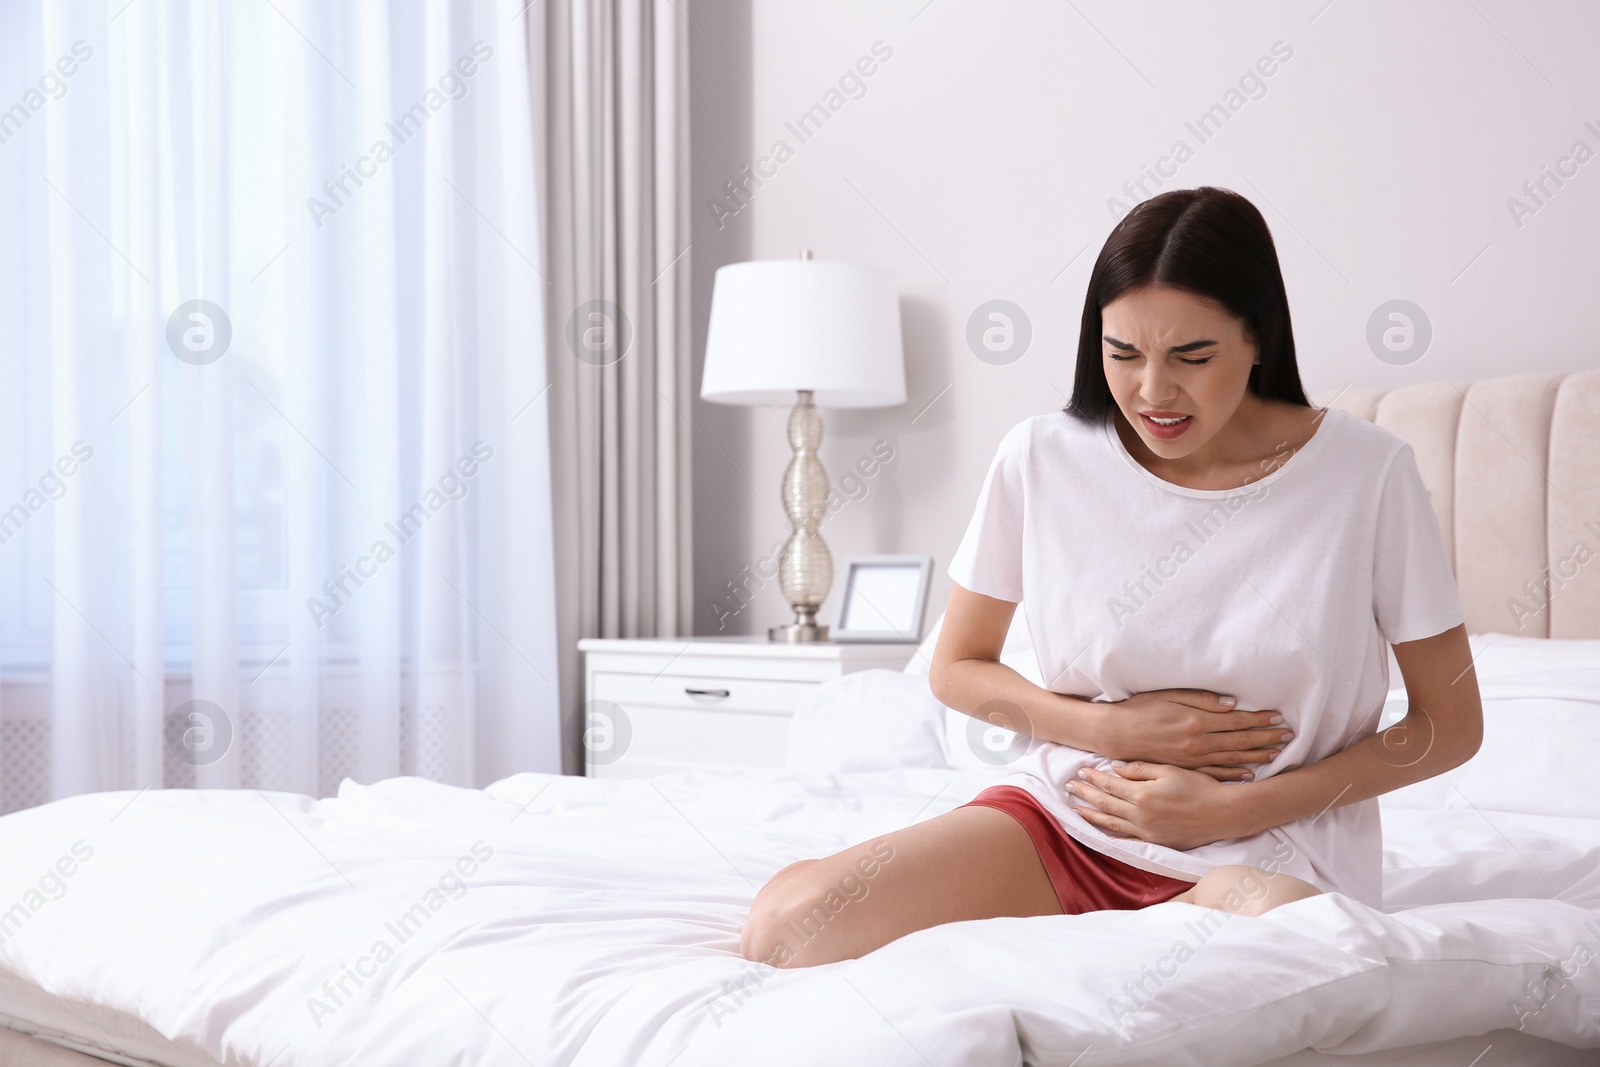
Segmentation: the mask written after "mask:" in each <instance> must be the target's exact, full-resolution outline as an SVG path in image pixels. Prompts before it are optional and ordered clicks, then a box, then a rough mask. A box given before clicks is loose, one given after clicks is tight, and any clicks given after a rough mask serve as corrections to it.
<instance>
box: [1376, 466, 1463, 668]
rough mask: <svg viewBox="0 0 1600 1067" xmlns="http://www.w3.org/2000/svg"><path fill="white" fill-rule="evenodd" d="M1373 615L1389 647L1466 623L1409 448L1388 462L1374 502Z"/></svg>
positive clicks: (1442, 543)
mask: <svg viewBox="0 0 1600 1067" xmlns="http://www.w3.org/2000/svg"><path fill="white" fill-rule="evenodd" d="M1372 612H1373V616H1374V618H1376V619H1377V622H1378V629H1379V630H1380V631H1381V632H1382V633H1383V636H1384V639H1385V640H1386V641H1388V642H1389V643H1390V644H1391V645H1398V644H1402V643H1403V642H1406V641H1420V640H1421V639H1422V638H1424V637H1433V636H1434V635H1435V634H1441V633H1444V632H1445V631H1446V630H1449V629H1452V628H1454V627H1456V626H1459V625H1461V623H1462V622H1464V621H1465V620H1466V613H1465V612H1464V611H1462V608H1461V593H1460V591H1459V589H1457V587H1456V579H1455V575H1453V574H1452V573H1451V572H1450V562H1449V560H1448V559H1447V558H1446V557H1445V554H1444V539H1443V538H1442V537H1441V536H1440V534H1439V520H1438V518H1437V517H1435V515H1434V513H1433V504H1432V502H1431V501H1430V500H1429V499H1428V489H1427V486H1425V485H1424V484H1423V482H1422V474H1421V473H1420V472H1419V471H1418V470H1417V458H1416V454H1415V453H1414V452H1413V451H1412V449H1411V446H1410V445H1406V446H1404V447H1403V448H1401V449H1400V451H1399V452H1398V453H1396V454H1395V457H1394V459H1393V461H1391V462H1390V464H1389V471H1388V474H1387V476H1386V477H1385V479H1384V485H1383V493H1382V496H1381V497H1380V498H1379V501H1378V528H1377V537H1376V541H1375V543H1374V546H1373V563H1372Z"/></svg>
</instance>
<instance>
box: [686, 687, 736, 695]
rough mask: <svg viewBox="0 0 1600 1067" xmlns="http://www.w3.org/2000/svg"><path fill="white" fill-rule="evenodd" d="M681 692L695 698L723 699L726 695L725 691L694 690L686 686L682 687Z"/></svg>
mask: <svg viewBox="0 0 1600 1067" xmlns="http://www.w3.org/2000/svg"><path fill="white" fill-rule="evenodd" d="M683 691H684V692H685V693H688V694H689V695H690V696H695V697H725V696H727V695H728V691H727V690H726V689H695V688H693V687H691V686H687V685H686V686H684V687H683Z"/></svg>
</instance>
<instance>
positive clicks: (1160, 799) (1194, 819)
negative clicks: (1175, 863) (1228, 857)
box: [1066, 760, 1241, 851]
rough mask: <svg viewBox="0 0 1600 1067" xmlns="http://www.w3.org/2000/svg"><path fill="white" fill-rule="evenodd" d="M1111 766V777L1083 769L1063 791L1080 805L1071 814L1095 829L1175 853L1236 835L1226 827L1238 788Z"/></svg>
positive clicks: (1157, 769)
mask: <svg viewBox="0 0 1600 1067" xmlns="http://www.w3.org/2000/svg"><path fill="white" fill-rule="evenodd" d="M1112 766H1113V767H1114V768H1116V770H1117V773H1116V774H1106V773H1105V772H1104V771H1097V770H1094V769H1092V768H1088V767H1086V768H1084V769H1083V771H1082V772H1081V774H1080V776H1079V777H1078V779H1077V780H1076V781H1073V782H1069V783H1067V787H1066V788H1067V792H1068V794H1069V795H1071V796H1074V797H1076V798H1077V800H1079V801H1083V802H1084V803H1078V804H1073V809H1074V810H1075V811H1077V812H1078V814H1079V815H1082V816H1083V817H1084V818H1085V819H1086V820H1088V821H1089V822H1090V823H1091V824H1093V825H1094V826H1097V827H1099V828H1100V829H1101V830H1104V831H1106V832H1107V833H1109V834H1121V835H1123V836H1127V837H1136V838H1138V839H1140V840H1141V841H1149V842H1151V843H1152V844H1157V845H1165V846H1166V847H1168V848H1175V849H1179V850H1180V851H1182V850H1187V849H1191V848H1198V847H1200V846H1201V845H1209V844H1211V843H1212V842H1213V841H1225V840H1227V839H1229V838H1232V837H1237V836H1239V835H1238V834H1236V833H1235V832H1234V831H1233V829H1232V825H1231V823H1232V812H1233V802H1234V801H1236V800H1238V799H1239V797H1240V796H1241V794H1240V792H1239V790H1240V788H1241V787H1240V786H1239V785H1224V784H1223V783H1221V782H1219V781H1217V780H1216V779H1215V778H1212V777H1211V776H1210V775H1208V774H1202V773H1201V772H1199V771H1191V770H1187V769H1185V768H1183V767H1173V766H1170V765H1169V764H1165V763H1145V762H1143V761H1137V760H1136V761H1134V762H1132V763H1123V764H1120V765H1119V764H1117V763H1113V764H1112ZM1091 804H1092V805H1093V807H1090V805H1091Z"/></svg>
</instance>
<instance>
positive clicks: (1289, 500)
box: [948, 409, 1465, 907]
mask: <svg viewBox="0 0 1600 1067" xmlns="http://www.w3.org/2000/svg"><path fill="white" fill-rule="evenodd" d="M1285 450H1287V446H1285ZM948 573H949V575H950V577H951V579H953V580H954V581H955V582H957V583H959V584H960V585H962V586H964V587H965V588H967V589H970V590H972V591H973V592H976V593H982V594H983V595H985V596H990V597H995V598H997V599H1000V600H1009V601H1013V602H1021V604H1022V611H1023V612H1024V613H1025V616H1026V620H1027V624H1028V627H1029V629H1030V630H1031V631H1032V634H1033V639H1034V645H1035V649H1036V652H1037V655H1038V657H1039V667H1040V672H1041V676H1042V677H1043V678H1044V679H1045V688H1047V689H1049V690H1051V691H1053V692H1057V693H1068V694H1072V695H1075V696H1078V697H1081V698H1084V699H1091V700H1108V701H1116V700H1123V699H1126V698H1127V697H1130V696H1132V695H1134V694H1135V693H1141V692H1148V691H1151V690H1156V689H1186V688H1196V689H1209V690H1212V691H1214V692H1217V693H1223V694H1232V695H1234V696H1236V697H1237V698H1238V700H1239V703H1238V707H1240V708H1241V709H1244V710H1247V711H1259V710H1268V709H1272V710H1276V711H1279V712H1281V713H1282V715H1283V717H1284V725H1285V726H1286V727H1288V728H1289V729H1292V730H1293V731H1294V733H1295V736H1294V739H1293V740H1292V741H1290V742H1289V743H1288V744H1287V745H1286V746H1284V749H1283V751H1282V752H1280V753H1279V755H1278V756H1277V758H1276V759H1274V760H1273V761H1272V762H1271V763H1270V764H1266V765H1264V766H1262V765H1258V766H1256V767H1255V768H1254V770H1255V773H1256V777H1257V779H1258V780H1259V779H1262V778H1265V777H1267V776H1269V775H1271V774H1275V773H1278V772H1281V771H1285V770H1290V769H1292V768H1295V767H1299V766H1301V765H1302V764H1308V763H1315V762H1317V761H1318V760H1321V759H1324V758H1326V757H1328V756H1331V755H1333V754H1334V753H1336V752H1339V751H1341V750H1343V749H1345V748H1348V747H1349V746H1350V745H1351V744H1354V743H1355V742H1356V741H1359V740H1360V739H1361V738H1363V737H1366V736H1368V735H1370V734H1372V733H1375V732H1376V729H1377V724H1378V720H1379V718H1380V716H1381V715H1382V711H1383V703H1384V697H1385V694H1386V692H1387V690H1388V687H1389V659H1388V648H1387V647H1386V644H1385V643H1386V642H1387V643H1388V644H1398V643H1400V642H1403V641H1415V640H1418V639H1420V638H1424V637H1431V636H1433V635H1435V634H1439V633H1443V632H1444V631H1446V630H1449V629H1451V628H1452V627H1454V626H1457V625H1459V624H1460V623H1461V622H1462V621H1463V620H1464V618H1465V616H1464V614H1463V612H1462V609H1461V601H1460V596H1459V594H1458V592H1457V589H1456V583H1455V579H1454V577H1453V575H1452V574H1451V572H1450V566H1449V563H1448V561H1447V560H1446V559H1445V555H1444V548H1443V544H1442V541H1441V539H1440V536H1439V525H1438V521H1437V520H1436V519H1435V517H1434V513H1433V508H1432V506H1431V505H1430V503H1429V501H1428V493H1427V489H1426V488H1425V487H1424V486H1423V484H1422V478H1421V475H1420V474H1419V473H1418V471H1417V464H1416V458H1415V456H1414V455H1413V453H1412V450H1411V447H1410V446H1409V445H1408V444H1406V443H1405V442H1404V441H1402V440H1401V439H1400V438H1398V437H1396V436H1395V435H1394V434H1392V433H1390V432H1389V431H1387V430H1385V429H1383V428H1382V427H1379V426H1377V425H1375V424H1373V423H1370V422H1367V421H1366V420H1364V419H1361V418H1358V417H1356V416H1354V415H1350V414H1347V413H1345V412H1343V411H1339V410H1337V409H1332V410H1329V411H1328V413H1327V414H1326V415H1325V416H1324V417H1323V418H1322V420H1321V422H1320V423H1319V424H1318V427H1317V430H1316V432H1315V433H1314V434H1313V436H1312V437H1311V439H1310V440H1309V441H1308V442H1307V443H1306V444H1305V445H1304V446H1303V447H1302V448H1301V449H1300V450H1299V451H1298V452H1296V453H1295V454H1294V455H1293V456H1291V457H1290V459H1289V460H1288V461H1287V462H1286V463H1283V464H1281V465H1280V466H1279V467H1278V468H1277V469H1275V470H1273V471H1272V472H1271V473H1269V474H1267V475H1266V476H1265V477H1262V478H1259V479H1258V480H1256V481H1254V482H1251V483H1250V484H1249V485H1246V486H1243V487H1240V488H1238V489H1227V490H1205V489H1189V488H1185V487H1184V486H1180V485H1175V484H1173V483H1171V482H1168V481H1166V480H1164V479H1162V478H1159V477H1157V476H1156V475H1155V474H1153V473H1151V472H1150V471H1149V470H1148V469H1146V468H1145V467H1143V466H1142V465H1140V464H1139V463H1138V461H1136V460H1135V459H1134V458H1133V457H1132V456H1131V455H1130V454H1129V453H1128V450H1127V449H1126V448H1125V447H1124V445H1123V444H1122V441H1121V439H1120V438H1119V437H1118V436H1117V432H1116V429H1115V427H1114V426H1113V424H1112V421H1111V417H1110V415H1109V414H1108V415H1107V416H1106V417H1105V418H1103V419H1102V420H1100V421H1099V422H1097V423H1088V422H1084V421H1082V420H1080V419H1078V418H1076V417H1075V416H1072V415H1069V414H1066V413H1065V412H1061V411H1055V412H1051V413H1049V414H1046V415H1035V416H1033V417H1032V418H1029V419H1026V420H1024V421H1023V422H1020V423H1018V424H1017V425H1016V426H1014V427H1012V428H1011V430H1010V431H1008V432H1007V433H1006V435H1005V437H1004V439H1003V440H1002V441H1001V442H1000V447H999V449H998V451H997V453H996V455H995V458H994V461H993V463H992V464H991V466H990V468H989V473H988V476H987V477H986V478H985V480H984V483H983V489H982V491H981V492H980V493H979V495H978V504H977V508H976V511H975V512H974V514H973V516H972V520H971V522H970V524H969V525H968V527H967V532H966V535H965V536H964V537H963V538H962V540H961V544H960V546H959V547H958V548H957V549H956V552H955V556H954V558H953V559H952V560H951V563H950V568H949V572H948ZM1395 758H1396V761H1397V762H1399V761H1409V760H1414V759H1415V756H1413V755H1411V754H1407V753H1402V752H1399V751H1397V752H1396V756H1395ZM1110 763H1111V761H1110V759H1109V758H1108V757H1103V756H1100V755H1098V754H1096V753H1093V752H1086V751H1083V750H1082V749H1077V748H1072V747H1070V746H1067V745H1060V744H1055V743H1053V742H1048V741H1042V740H1037V739H1034V740H1033V741H1031V743H1030V744H1029V747H1028V748H1027V750H1026V751H1025V752H1024V753H1023V754H1022V755H1020V756H1019V757H1018V758H1017V759H1015V760H1014V761H1013V762H1012V763H1011V765H1010V766H1009V767H1008V771H1009V773H1008V775H1007V776H1006V778H1005V779H1004V782H1005V784H1009V785H1016V786H1020V787H1022V788H1023V789H1026V790H1028V791H1029V792H1030V793H1032V794H1033V795H1034V796H1036V797H1038V798H1039V800H1040V801H1041V802H1042V803H1043V804H1044V806H1045V807H1046V808H1047V809H1048V810H1049V811H1050V812H1052V813H1053V814H1054V815H1055V816H1056V818H1057V819H1058V820H1059V821H1060V822H1061V825H1062V827H1063V828H1064V829H1065V830H1066V832H1067V833H1069V834H1071V835H1072V836H1073V837H1074V838H1076V839H1077V840H1079V841H1081V842H1082V843H1083V844H1085V845H1087V846H1088V847H1090V848H1093V849H1096V850H1097V851H1100V852H1104V853H1107V854H1109V855H1112V856H1114V857H1116V858H1117V859H1120V860H1123V861H1124V862H1126V863H1129V864H1131V865H1133V866H1135V867H1140V868H1142V869H1144V870H1149V871H1155V872H1157V873H1160V874H1165V875H1168V876H1170V877H1175V878H1184V879H1189V880H1195V879H1198V878H1199V877H1200V876H1201V875H1202V874H1204V873H1205V872H1206V871H1208V870H1210V869H1211V868H1213V867H1217V866H1221V865H1223V864H1230V863H1240V864H1245V865H1248V866H1252V867H1261V868H1265V869H1267V870H1272V871H1283V872H1284V873H1287V874H1290V875H1292V876H1294V877H1297V878H1303V879H1305V880H1306V881H1308V882H1310V883H1312V884H1313V885H1315V886H1317V887H1318V888H1320V889H1322V890H1324V891H1328V892H1339V893H1344V894H1346V895H1347V896H1350V897H1353V898H1354V899H1356V900H1358V901H1360V902H1362V903H1364V904H1368V905H1371V906H1373V907H1377V906H1379V905H1380V904H1381V901H1382V856H1383V851H1382V850H1383V834H1382V827H1381V824H1380V822H1379V815H1378V802H1377V801H1376V800H1375V799H1373V800H1364V801H1360V802H1358V803H1354V804H1347V805H1345V806H1343V807H1338V808H1333V809H1331V810H1328V811H1325V812H1323V813H1322V814H1321V815H1319V816H1313V817H1307V818H1302V819H1298V820H1295V821H1294V822H1291V823H1288V824H1287V825H1284V826H1281V827H1278V828H1275V829H1272V830H1268V831H1265V832H1264V833H1260V834H1256V835H1254V836H1252V837H1246V838H1238V839H1233V840H1228V841H1218V842H1215V843H1213V844H1210V845H1204V846H1201V847H1199V848H1195V849H1190V850H1188V851H1179V850H1176V849H1171V848H1167V847H1165V846H1162V845H1156V844H1151V843H1148V842H1144V841H1138V840H1134V839H1129V838H1117V837H1111V836H1109V835H1107V834H1105V833H1103V832H1102V831H1101V830H1099V829H1098V828H1096V827H1095V826H1093V825H1092V824H1090V823H1089V822H1088V821H1086V820H1085V819H1084V818H1083V817H1082V816H1080V815H1078V814H1077V813H1076V811H1075V810H1074V808H1073V806H1072V804H1071V803H1069V799H1068V798H1069V797H1070V794H1068V793H1067V792H1066V791H1065V790H1064V789H1063V788H1062V787H1063V786H1064V785H1065V783H1066V782H1068V781H1071V780H1073V779H1075V778H1076V776H1077V773H1078V768H1080V767H1082V766H1086V765H1087V766H1091V767H1095V768H1098V769H1100V770H1104V771H1107V772H1108V773H1114V772H1111V767H1110Z"/></svg>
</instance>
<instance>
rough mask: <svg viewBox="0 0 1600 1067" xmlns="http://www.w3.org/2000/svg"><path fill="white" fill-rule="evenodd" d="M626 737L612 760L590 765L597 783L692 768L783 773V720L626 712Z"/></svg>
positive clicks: (644, 709) (762, 715)
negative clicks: (624, 743) (628, 732)
mask: <svg viewBox="0 0 1600 1067" xmlns="http://www.w3.org/2000/svg"><path fill="white" fill-rule="evenodd" d="M625 711H626V712H627V716H628V725H629V728H630V730H631V737H630V738H629V741H628V747H627V748H626V749H625V750H624V751H623V752H622V753H621V754H620V755H619V756H618V757H616V758H615V759H614V760H612V761H610V762H606V763H599V764H593V765H591V766H590V767H589V774H591V775H593V776H594V777H596V778H639V777H646V776H649V775H653V774H664V773H667V772H670V771H681V770H691V769H695V768H728V769H730V770H736V769H748V768H782V767H783V765H784V760H785V756H786V754H787V752H788V747H789V723H790V721H791V719H790V716H788V715H779V714H774V713H772V712H767V711H750V712H743V711H733V710H723V711H718V712H716V713H713V714H708V713H706V712H705V711H702V710H699V709H695V708H661V707H651V706H649V705H637V704H629V705H627V706H626V707H625Z"/></svg>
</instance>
